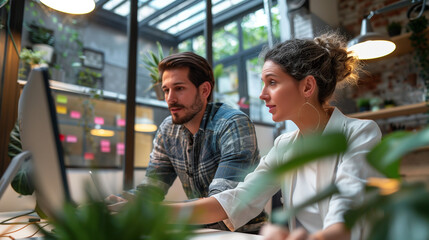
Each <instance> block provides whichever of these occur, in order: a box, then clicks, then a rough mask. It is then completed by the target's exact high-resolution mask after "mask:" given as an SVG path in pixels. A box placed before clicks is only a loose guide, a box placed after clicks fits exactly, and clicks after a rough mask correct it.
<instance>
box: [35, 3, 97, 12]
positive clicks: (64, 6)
mask: <svg viewBox="0 0 429 240" xmlns="http://www.w3.org/2000/svg"><path fill="white" fill-rule="evenodd" d="M40 2H41V3H43V4H45V5H46V6H48V7H50V8H52V9H55V10H57V11H60V12H64V13H69V14H86V13H89V12H91V11H92V10H94V8H95V2H94V0H40Z"/></svg>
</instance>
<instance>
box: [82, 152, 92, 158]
mask: <svg viewBox="0 0 429 240" xmlns="http://www.w3.org/2000/svg"><path fill="white" fill-rule="evenodd" d="M83 157H84V158H85V160H94V153H89V152H86V153H85V154H84V156H83Z"/></svg>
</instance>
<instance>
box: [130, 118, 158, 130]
mask: <svg viewBox="0 0 429 240" xmlns="http://www.w3.org/2000/svg"><path fill="white" fill-rule="evenodd" d="M157 129H158V127H157V126H156V125H155V124H154V123H153V122H152V121H151V120H150V119H149V118H147V117H142V118H137V119H136V123H135V125H134V130H135V131H136V132H155V131H156V130H157Z"/></svg>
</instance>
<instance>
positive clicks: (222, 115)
mask: <svg viewBox="0 0 429 240" xmlns="http://www.w3.org/2000/svg"><path fill="white" fill-rule="evenodd" d="M212 104H213V107H212V111H213V114H212V119H211V120H222V119H223V120H229V119H232V118H234V119H235V118H243V119H247V120H250V118H249V117H248V116H247V114H245V113H244V112H242V111H240V110H239V109H235V108H233V107H231V106H230V105H228V104H225V103H212Z"/></svg>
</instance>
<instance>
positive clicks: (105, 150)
mask: <svg viewBox="0 0 429 240" xmlns="http://www.w3.org/2000/svg"><path fill="white" fill-rule="evenodd" d="M100 151H101V152H103V153H108V152H110V146H108V147H103V146H101V149H100Z"/></svg>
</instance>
